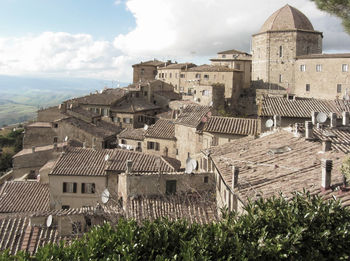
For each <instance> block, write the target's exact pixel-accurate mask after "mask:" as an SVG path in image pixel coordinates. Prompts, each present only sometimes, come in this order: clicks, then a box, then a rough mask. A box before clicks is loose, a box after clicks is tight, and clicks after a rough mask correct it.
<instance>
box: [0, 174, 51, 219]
mask: <svg viewBox="0 0 350 261" xmlns="http://www.w3.org/2000/svg"><path fill="white" fill-rule="evenodd" d="M49 200H50V195H49V187H48V185H47V184H42V183H39V182H37V181H7V182H5V184H4V185H3V186H2V187H1V190H0V213H18V212H34V211H44V210H48V209H49Z"/></svg>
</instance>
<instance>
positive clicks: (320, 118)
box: [316, 112, 327, 123]
mask: <svg viewBox="0 0 350 261" xmlns="http://www.w3.org/2000/svg"><path fill="white" fill-rule="evenodd" d="M316 120H317V122H318V123H325V122H326V120H327V114H325V113H324V112H320V113H319V114H317V116H316Z"/></svg>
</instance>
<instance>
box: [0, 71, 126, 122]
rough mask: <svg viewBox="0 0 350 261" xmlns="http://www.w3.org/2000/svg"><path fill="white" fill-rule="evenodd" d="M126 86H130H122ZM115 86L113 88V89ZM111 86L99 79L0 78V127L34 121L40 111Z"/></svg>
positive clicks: (109, 83)
mask: <svg viewBox="0 0 350 261" xmlns="http://www.w3.org/2000/svg"><path fill="white" fill-rule="evenodd" d="M119 84H120V86H126V85H127V83H119ZM112 85H113V86H112ZM105 86H108V87H117V86H116V84H112V82H110V81H109V82H108V81H103V80H96V79H58V78H29V77H15V76H1V75H0V127H2V126H4V125H10V124H15V123H20V122H24V121H27V120H30V119H34V118H35V116H36V111H37V110H38V109H39V108H46V107H49V106H54V105H58V104H59V103H61V102H62V101H64V100H67V99H70V98H73V97H79V96H82V95H86V94H88V93H90V92H94V91H96V90H101V89H103V88H104V87H105Z"/></svg>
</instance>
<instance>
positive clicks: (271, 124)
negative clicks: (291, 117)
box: [265, 119, 273, 128]
mask: <svg viewBox="0 0 350 261" xmlns="http://www.w3.org/2000/svg"><path fill="white" fill-rule="evenodd" d="M265 126H266V128H271V127H272V126H273V120H271V119H269V120H267V121H266V122H265Z"/></svg>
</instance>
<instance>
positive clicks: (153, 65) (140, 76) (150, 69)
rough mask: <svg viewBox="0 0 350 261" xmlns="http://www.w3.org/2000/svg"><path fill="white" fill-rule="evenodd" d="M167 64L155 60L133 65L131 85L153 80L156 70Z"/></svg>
mask: <svg viewBox="0 0 350 261" xmlns="http://www.w3.org/2000/svg"><path fill="white" fill-rule="evenodd" d="M169 63H170V61H168V62H161V61H158V60H156V59H154V60H151V61H147V62H141V63H138V64H134V65H133V66H132V68H133V83H138V82H143V81H151V80H154V79H155V77H156V75H157V68H158V67H162V66H166V65H167V64H169Z"/></svg>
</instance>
